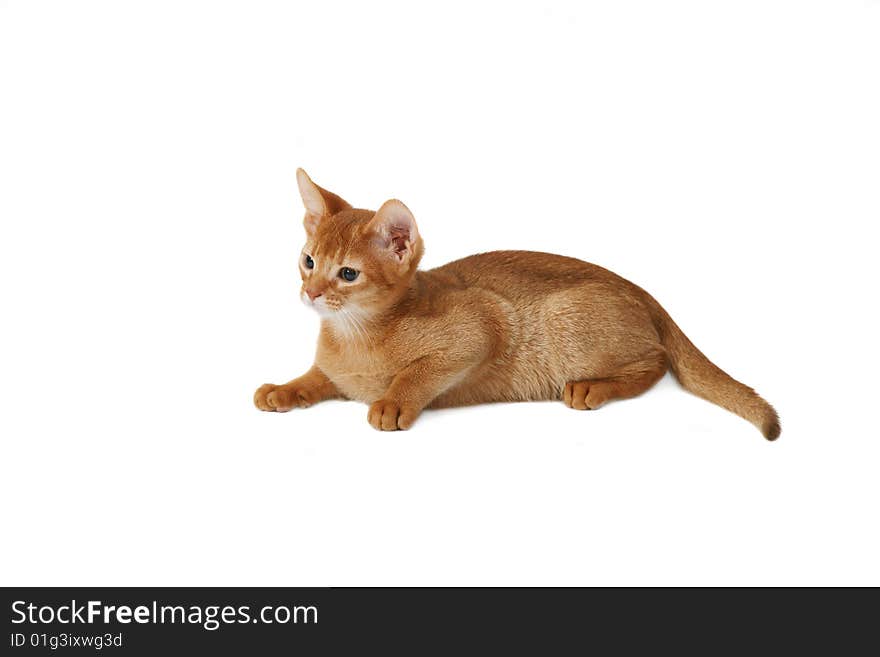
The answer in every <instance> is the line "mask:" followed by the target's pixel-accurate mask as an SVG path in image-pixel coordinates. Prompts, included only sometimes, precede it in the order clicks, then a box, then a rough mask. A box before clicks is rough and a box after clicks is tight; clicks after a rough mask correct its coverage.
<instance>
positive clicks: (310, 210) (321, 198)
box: [296, 169, 351, 235]
mask: <svg viewBox="0 0 880 657" xmlns="http://www.w3.org/2000/svg"><path fill="white" fill-rule="evenodd" d="M296 184H297V186H298V187H299V195H300V196H302V201H303V205H304V206H305V207H306V218H305V221H304V222H303V223H304V224H305V227H306V232H308V233H309V234H310V235H313V234H314V233H315V230H317V228H318V224H319V223H321V219H323V218H324V217H329V216H331V215H334V214H336V213H337V212H341V211H342V210H350V209H351V205H349V204H348V203H347V202H346V201H345V200H343V199H341V198H340V197H338V196H337V195H336V194H334V193H332V192H328V191H327V190H326V189H324V188H323V187H319V186H318V185H316V184H315V183H313V182H312V179H311V178H309V174H307V173H306V172H305V171H303V170H302V169H297V170H296Z"/></svg>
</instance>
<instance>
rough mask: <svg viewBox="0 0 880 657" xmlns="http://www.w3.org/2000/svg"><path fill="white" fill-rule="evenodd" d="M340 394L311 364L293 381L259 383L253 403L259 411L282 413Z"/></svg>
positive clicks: (336, 396)
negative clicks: (307, 369)
mask: <svg viewBox="0 0 880 657" xmlns="http://www.w3.org/2000/svg"><path fill="white" fill-rule="evenodd" d="M341 396H342V395H341V394H340V392H339V390H337V389H336V386H335V385H333V382H332V381H331V380H330V379H328V378H327V375H325V374H324V373H323V372H322V371H321V370H319V369H318V368H317V367H315V366H312V369H310V370H309V371H308V372H306V373H305V374H303V375H302V376H301V377H299V378H297V379H294V380H293V381H288V382H287V383H284V384H282V385H275V384H273V383H266V384H263V385H261V386H260V387H259V388H257V392H255V393H254V405H255V406H256V407H257V408H259V409H260V410H261V411H277V412H279V413H284V412H286V411H289V410H291V409H294V408H306V407H307V406H311V405H312V404H316V403H317V402H319V401H323V400H325V399H336V398H338V397H341Z"/></svg>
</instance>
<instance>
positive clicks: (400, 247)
mask: <svg viewBox="0 0 880 657" xmlns="http://www.w3.org/2000/svg"><path fill="white" fill-rule="evenodd" d="M388 237H389V238H390V240H391V246H392V247H393V248H394V253H396V254H397V255H398V256H400V255H401V254H402V253H403V252H404V251H406V249H407V246H406V243H407V242H408V241H409V228H408V227H407V226H391V227H390V228H389V230H388Z"/></svg>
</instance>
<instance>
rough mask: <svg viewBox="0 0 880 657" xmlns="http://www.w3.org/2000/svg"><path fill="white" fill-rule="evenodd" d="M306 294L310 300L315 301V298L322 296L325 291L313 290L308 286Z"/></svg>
mask: <svg viewBox="0 0 880 657" xmlns="http://www.w3.org/2000/svg"><path fill="white" fill-rule="evenodd" d="M306 294H308V295H309V301H314V300H315V299H317V298H318V297H319V296H321V295H322V294H323V291H319V290H313V289H312V288H310V287H307V288H306Z"/></svg>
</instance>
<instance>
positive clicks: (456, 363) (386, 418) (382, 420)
mask: <svg viewBox="0 0 880 657" xmlns="http://www.w3.org/2000/svg"><path fill="white" fill-rule="evenodd" d="M449 356H450V355H449V354H442V355H440V356H436V357H432V356H426V357H424V358H420V359H418V360H416V361H414V362H413V363H411V364H410V365H409V366H408V367H406V368H404V369H403V370H401V371H400V372H398V373H397V375H396V376H395V377H394V380H392V382H391V385H390V386H388V390H386V391H385V394H384V395H383V396H382V398H381V399H379V400H377V401H375V402H373V403H372V404H371V405H370V410H369V412H368V414H367V421H368V422H369V423H370V425H372V427H373V428H374V429H379V430H380V431H396V430H398V429H409V428H410V427H411V426H412V425H413V423H414V422H415V421H416V418H418V416H419V415H420V414H421V412H422V411H423V410H424V409H425V407H426V406H428V404H430V403H431V401H432V400H433V399H434V398H435V397H437V396H438V395H439V394H441V393H442V392H443V391H444V390H448V389H449V388H450V387H452V386H453V385H455V384H456V383H458V382H459V381H460V380H461V379H462V378H464V376H465V375H466V374H467V372H468V370H469V369H470V368H471V367H472V366H473V365H475V364H476V362H477V360H476V359H475V358H468V357H460V358H455V359H451V358H450V357H449Z"/></svg>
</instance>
